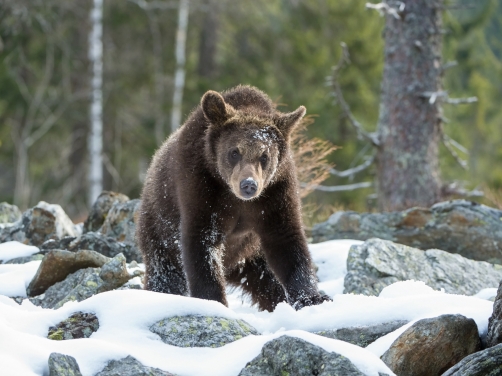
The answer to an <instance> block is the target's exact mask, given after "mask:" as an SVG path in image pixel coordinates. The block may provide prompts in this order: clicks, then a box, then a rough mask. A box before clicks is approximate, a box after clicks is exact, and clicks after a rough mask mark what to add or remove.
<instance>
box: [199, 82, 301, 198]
mask: <svg viewBox="0 0 502 376" xmlns="http://www.w3.org/2000/svg"><path fill="white" fill-rule="evenodd" d="M201 105H202V111H203V113H204V116H205V117H206V119H207V120H208V122H209V127H208V129H207V132H206V158H207V159H208V160H209V162H210V163H211V165H213V166H214V168H216V170H217V173H218V174H219V175H220V176H221V178H222V179H223V180H224V181H225V182H226V183H227V184H228V186H229V188H230V189H231V191H232V192H233V194H234V195H235V196H236V197H238V198H239V199H241V200H251V199H254V198H257V197H259V196H260V194H261V193H262V192H263V191H264V189H265V188H266V187H267V185H269V184H270V183H271V182H273V181H274V177H276V175H277V172H278V171H279V170H280V167H281V163H282V162H283V161H284V159H285V158H286V157H287V153H289V150H288V148H289V136H290V134H291V131H292V130H293V129H294V127H295V126H296V125H297V124H298V123H299V122H300V120H301V119H302V117H303V116H304V115H305V112H306V110H305V107H303V106H300V107H299V108H298V109H297V110H295V111H293V112H290V113H280V112H278V111H275V110H274V111H268V112H267V111H264V112H263V111H256V110H253V108H252V107H249V106H247V107H246V106H243V107H242V108H241V109H236V108H234V107H233V106H231V105H230V104H229V103H226V102H225V99H224V98H223V97H222V96H221V95H220V94H219V93H217V92H215V91H208V92H207V93H206V94H204V96H203V97H202V101H201Z"/></svg>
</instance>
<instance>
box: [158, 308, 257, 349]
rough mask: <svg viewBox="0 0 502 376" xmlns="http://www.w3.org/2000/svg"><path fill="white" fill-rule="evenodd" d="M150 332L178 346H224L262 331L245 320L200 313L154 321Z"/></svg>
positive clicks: (165, 341)
mask: <svg viewBox="0 0 502 376" xmlns="http://www.w3.org/2000/svg"><path fill="white" fill-rule="evenodd" d="M150 331H151V332H153V333H155V334H158V335H159V336H160V338H161V340H162V341H163V342H164V343H167V344H168V345H173V346H178V347H221V346H224V345H226V344H227V343H231V342H234V341H237V340H238V339H241V338H243V337H246V336H248V335H250V334H254V335H258V334H259V333H258V332H257V330H256V329H255V328H253V327H252V326H251V325H249V324H248V323H246V322H245V321H243V320H239V319H237V320H235V319H226V318H223V317H214V316H198V315H188V316H174V317H168V318H165V319H162V320H160V321H157V322H156V323H155V324H153V325H152V326H151V327H150Z"/></svg>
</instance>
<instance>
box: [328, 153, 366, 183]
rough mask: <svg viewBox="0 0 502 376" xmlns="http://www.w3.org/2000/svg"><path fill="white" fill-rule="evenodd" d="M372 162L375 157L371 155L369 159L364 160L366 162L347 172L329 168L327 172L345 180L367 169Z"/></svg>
mask: <svg viewBox="0 0 502 376" xmlns="http://www.w3.org/2000/svg"><path fill="white" fill-rule="evenodd" d="M374 160H375V156H374V155H373V156H371V157H370V158H368V159H366V161H365V162H364V163H361V164H360V165H359V166H356V167H353V168H349V169H348V170H344V171H338V170H336V169H334V168H331V169H330V170H329V172H330V174H332V175H335V176H338V177H340V178H346V177H349V176H353V175H355V174H357V173H358V172H361V171H363V170H365V169H367V168H368V167H369V166H371V165H372V164H373V162H374Z"/></svg>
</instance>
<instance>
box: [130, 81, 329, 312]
mask: <svg viewBox="0 0 502 376" xmlns="http://www.w3.org/2000/svg"><path fill="white" fill-rule="evenodd" d="M210 94H211V93H208V94H206V97H205V98H203V101H202V103H203V106H204V110H203V109H202V107H201V106H198V107H197V108H196V109H195V110H194V111H193V112H192V113H191V115H190V116H189V118H188V120H187V121H186V123H185V124H184V125H183V126H182V127H181V128H180V129H179V130H178V131H177V132H176V133H174V134H173V135H172V136H171V137H170V138H169V139H168V140H167V141H166V142H165V143H164V144H163V145H162V146H161V147H160V149H159V150H158V151H157V152H156V154H155V156H154V158H153V160H152V163H151V165H150V168H149V170H148V173H147V177H146V181H145V185H144V188H143V193H142V203H141V208H140V211H139V218H138V230H137V234H136V236H137V240H138V242H139V246H140V249H141V251H142V253H143V259H144V261H145V265H146V277H145V278H146V281H145V288H146V289H148V290H152V291H158V292H164V293H172V294H179V295H190V296H193V297H197V298H203V299H211V300H216V301H219V302H221V303H223V304H225V305H227V300H226V295H225V285H226V283H229V284H231V285H233V286H241V287H242V288H243V290H244V291H245V292H247V293H249V294H250V296H251V299H252V301H253V303H255V304H258V306H259V308H260V309H266V310H269V311H272V310H273V309H274V308H275V306H276V305H277V304H278V303H279V302H282V301H287V302H289V303H290V304H291V305H293V306H294V307H295V308H297V309H298V308H301V307H303V306H305V305H311V304H318V303H321V302H322V301H324V300H326V299H328V298H327V297H325V296H324V297H323V296H321V295H320V294H319V292H318V289H317V285H316V278H315V275H314V272H313V268H312V262H311V258H310V254H309V251H308V248H307V242H306V239H305V236H304V233H303V230H302V224H301V214H300V200H299V197H298V193H297V192H298V187H297V181H296V175H295V167H294V164H293V161H292V158H291V156H290V150H289V140H288V138H289V133H290V131H291V129H292V128H293V127H294V126H295V124H296V123H297V122H298V121H299V119H301V117H302V116H303V114H304V113H305V110H304V108H303V107H302V108H300V109H298V110H297V111H295V112H293V113H290V114H283V113H280V112H278V111H277V110H276V109H275V106H274V105H273V103H272V102H271V100H270V99H269V98H268V96H267V95H266V94H264V93H263V92H261V91H259V90H258V89H255V88H253V87H249V86H238V87H236V88H234V89H231V90H229V91H227V92H223V93H221V95H222V96H223V98H224V102H225V103H223V102H222V101H219V100H218V97H217V94H215V93H214V92H213V97H211V96H210ZM222 103H223V104H222ZM302 109H303V110H302ZM208 119H211V121H209V120H208ZM265 128H267V129H268V130H269V131H270V132H271V133H273V134H274V137H272V139H273V145H272V146H273V147H272V149H273V150H272V151H270V153H271V154H274V153H275V154H274V155H273V157H271V158H275V159H274V166H273V167H274V169H273V171H272V169H271V168H270V169H269V170H267V168H261V167H260V166H259V165H256V157H257V156H258V157H259V154H260V153H259V151H257V150H252V149H253V147H257V146H256V143H253V142H251V141H252V140H251V141H250V142H247V141H248V140H247V138H248V137H249V136H248V133H247V132H250V129H253V130H256V129H265ZM239 142H240V145H243V146H241V147H242V148H243V159H242V166H240V167H239V168H237V170H235V166H233V167H232V166H228V163H226V162H225V159H224V158H225V156H223V155H222V153H226V149H225V148H226V147H227V146H228V145H232V144H233V143H239ZM245 145H249V146H245ZM253 145H255V146H253ZM258 146H259V145H258ZM246 153H247V154H246ZM244 155H247V156H246V158H247V159H246V161H244ZM260 168H261V170H260ZM233 169H234V170H233ZM243 169H251V170H253V171H255V172H256V176H258V177H259V178H260V179H261V180H260V183H259V184H261V185H262V186H261V189H262V192H261V194H260V195H259V196H258V197H256V198H253V199H251V200H247V201H245V200H243V199H241V198H239V197H237V196H236V193H235V189H234V188H232V184H234V185H235V182H234V183H232V179H233V180H236V179H237V180H236V181H238V179H239V178H240V177H239V176H241V175H242V174H244V173H242V174H241V175H238V173H240V172H239V171H241V170H243ZM236 171H237V172H236ZM245 173H248V172H245ZM235 174H237V175H238V176H237V177H236V175H235ZM242 176H244V175H242Z"/></svg>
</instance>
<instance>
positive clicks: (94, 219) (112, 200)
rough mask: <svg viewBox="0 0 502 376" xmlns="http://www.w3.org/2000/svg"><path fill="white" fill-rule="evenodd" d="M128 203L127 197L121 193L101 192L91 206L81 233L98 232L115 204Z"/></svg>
mask: <svg viewBox="0 0 502 376" xmlns="http://www.w3.org/2000/svg"><path fill="white" fill-rule="evenodd" d="M126 201H129V197H127V196H126V195H123V194H122V193H116V192H110V191H103V192H101V194H100V195H99V196H98V198H97V199H96V201H95V202H94V204H93V205H92V208H91V211H90V213H89V217H87V219H86V220H85V222H84V227H83V232H84V233H86V232H89V231H98V230H99V229H100V228H101V226H102V225H103V223H104V222H105V219H106V217H107V215H108V212H109V211H110V209H111V208H112V206H113V205H114V204H116V203H122V202H126Z"/></svg>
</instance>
